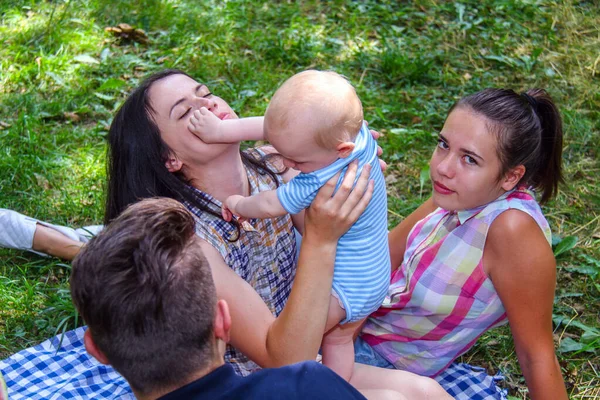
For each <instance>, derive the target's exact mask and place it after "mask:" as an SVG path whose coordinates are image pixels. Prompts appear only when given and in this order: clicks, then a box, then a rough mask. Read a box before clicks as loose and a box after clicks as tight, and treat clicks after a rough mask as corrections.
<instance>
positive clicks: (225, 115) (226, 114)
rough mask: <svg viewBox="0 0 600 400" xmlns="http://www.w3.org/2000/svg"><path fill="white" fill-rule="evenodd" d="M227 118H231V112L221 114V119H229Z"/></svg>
mask: <svg viewBox="0 0 600 400" xmlns="http://www.w3.org/2000/svg"><path fill="white" fill-rule="evenodd" d="M227 118H229V113H223V114H219V119H220V120H223V119H227Z"/></svg>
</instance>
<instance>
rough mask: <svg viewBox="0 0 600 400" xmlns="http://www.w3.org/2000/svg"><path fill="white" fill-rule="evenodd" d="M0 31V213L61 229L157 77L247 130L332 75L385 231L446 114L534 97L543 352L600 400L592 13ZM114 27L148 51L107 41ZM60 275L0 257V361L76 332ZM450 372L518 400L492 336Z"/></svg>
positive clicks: (422, 10) (233, 9)
mask: <svg viewBox="0 0 600 400" xmlns="http://www.w3.org/2000/svg"><path fill="white" fill-rule="evenodd" d="M0 15H1V22H0V42H1V43H3V45H2V46H1V47H0V99H1V101H0V141H1V146H0V193H1V197H0V207H2V208H12V209H16V210H18V211H21V212H24V213H26V214H29V215H32V216H35V217H37V218H41V219H44V220H48V221H51V222H55V223H59V224H67V225H75V226H81V225H84V224H93V223H100V222H101V220H102V214H103V192H104V191H103V188H104V184H105V166H104V159H105V150H106V145H105V136H106V133H107V128H108V126H109V125H110V122H111V116H112V115H113V113H114V112H115V111H116V109H117V108H118V107H119V105H120V104H121V102H122V101H123V99H124V98H125V96H126V94H127V93H128V92H129V91H130V90H131V89H132V88H134V87H135V86H136V85H137V84H138V83H139V82H140V80H141V79H143V77H145V76H146V75H147V74H149V73H151V72H153V71H157V70H160V69H163V68H167V67H169V68H180V69H182V70H184V71H186V72H188V73H190V74H191V75H192V76H194V77H196V78H198V79H199V80H200V81H202V82H205V83H207V85H208V86H209V87H210V88H211V89H212V91H213V92H215V93H216V94H218V95H219V96H221V97H223V98H224V99H226V100H228V101H229V102H230V104H231V105H232V107H233V108H234V109H235V110H236V111H237V112H238V114H240V115H243V116H252V115H262V113H263V112H264V110H265V108H266V106H267V104H268V102H269V99H270V97H271V95H272V94H273V92H274V90H275V89H276V88H277V87H278V85H279V84H281V83H282V82H283V80H285V79H286V78H287V77H289V76H291V75H292V74H294V73H295V72H298V71H301V70H304V69H308V68H317V69H333V70H336V71H338V72H340V73H342V74H344V75H346V76H347V77H348V78H349V79H350V80H351V81H352V82H353V84H354V85H355V87H356V89H357V91H358V94H359V96H360V97H361V99H362V101H363V104H364V107H365V115H366V118H367V119H368V121H369V122H370V125H371V126H372V127H373V128H375V129H378V130H379V131H380V132H382V133H384V134H385V136H384V137H383V138H382V139H381V140H380V143H381V145H382V147H383V148H384V151H385V153H384V158H385V159H386V160H387V161H388V163H389V169H388V171H387V173H386V174H387V180H388V193H389V196H390V198H389V199H390V200H389V207H390V210H389V211H390V213H389V215H390V226H393V225H395V224H396V223H398V221H399V220H400V219H401V218H402V217H403V216H405V215H407V214H408V213H410V212H411V211H412V210H413V209H414V208H416V207H417V206H418V204H419V203H420V202H421V201H422V200H423V199H425V198H426V197H427V196H428V193H429V192H430V191H431V185H430V183H429V182H428V180H427V179H425V177H426V168H427V163H428V160H429V156H430V153H431V151H432V149H433V147H434V145H435V141H436V135H437V132H438V131H439V130H440V128H441V126H442V124H443V121H444V118H445V114H446V111H447V110H448V109H449V107H450V106H451V105H452V104H453V103H454V101H456V100H457V99H458V98H460V97H461V96H463V95H465V94H469V93H472V92H474V91H477V90H479V89H482V88H485V87H492V86H494V87H510V88H513V89H515V90H518V91H523V90H526V89H528V88H531V87H543V88H546V89H547V90H548V91H549V92H550V94H551V95H552V96H553V97H554V99H555V100H556V102H557V103H558V104H559V106H560V108H561V112H562V116H563V119H564V126H565V136H566V142H565V147H564V165H565V168H566V173H565V177H566V183H565V185H563V186H562V187H561V190H560V193H559V195H558V197H557V198H556V199H555V200H554V201H552V202H550V203H549V204H548V205H546V206H545V207H544V211H545V213H546V215H547V217H548V220H549V222H550V224H551V227H552V230H553V233H554V235H555V245H556V247H555V254H556V255H557V261H558V286H557V291H556V301H555V308H554V321H555V342H556V347H557V349H558V357H559V360H560V363H561V366H562V368H563V374H564V377H565V380H566V382H567V387H568V390H569V393H570V395H571V397H572V398H573V399H590V398H600V375H599V374H600V317H599V314H600V305H599V304H600V183H598V182H599V181H600V5H599V3H598V2H597V1H596V0H590V1H565V2H557V1H545V0H495V1H483V2H479V1H466V0H465V1H460V2H446V1H439V0H430V1H417V2H397V1H330V2H316V1H301V2H293V1H285V2H283V1H282V2H264V3H263V2H258V1H229V2H227V1H225V2H223V1H202V2H199V1H193V0H161V1H159V0H141V1H136V2H133V1H120V2H113V1H108V0H80V1H67V0H54V1H52V2H49V1H34V0H20V1H19V0H3V1H2V2H1V4H0ZM120 23H127V24H129V25H131V26H133V27H135V28H139V29H143V30H144V31H145V34H146V35H147V40H146V37H144V36H142V35H137V36H135V35H132V34H129V35H125V34H124V33H121V34H120V35H116V33H117V32H114V30H113V31H111V30H106V29H105V28H107V27H116V26H117V25H118V24H120ZM138 33H139V32H138ZM132 36H134V37H133V38H132ZM69 271H70V265H69V264H68V263H64V262H61V261H60V260H57V259H52V258H41V257H37V256H35V255H31V254H26V253H23V252H17V251H9V250H0V358H4V357H6V356H8V355H9V354H12V353H14V352H16V351H19V350H21V349H23V348H25V347H28V346H31V345H33V344H36V343H38V342H39V341H41V340H43V339H45V338H48V337H50V336H52V335H54V334H56V333H57V332H61V331H64V330H66V329H71V328H73V327H75V326H77V325H78V324H81V320H78V319H77V317H76V314H75V312H74V309H73V306H72V305H71V302H70V297H69V291H68V277H69ZM462 361H466V362H469V363H472V364H477V365H482V366H484V367H486V368H487V369H488V370H489V372H491V373H494V372H496V371H497V370H498V369H501V370H502V372H503V373H504V374H505V375H506V376H507V379H506V383H505V385H506V386H507V387H508V388H509V391H510V394H511V396H514V397H515V398H527V390H526V387H525V385H524V379H523V377H522V375H521V373H520V369H519V366H518V363H517V359H516V355H515V352H514V347H513V343H512V339H511V336H510V330H509V328H508V327H502V328H499V329H495V330H493V331H492V332H490V333H488V334H486V335H484V336H483V337H482V338H481V339H480V340H479V341H478V343H477V345H476V346H475V347H474V348H473V349H472V350H471V351H469V352H468V353H467V354H466V355H464V356H463V357H462Z"/></svg>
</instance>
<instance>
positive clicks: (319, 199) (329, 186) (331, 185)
mask: <svg viewBox="0 0 600 400" xmlns="http://www.w3.org/2000/svg"><path fill="white" fill-rule="evenodd" d="M340 174H341V172H338V173H337V174H335V176H333V178H331V179H330V180H328V181H327V183H325V185H323V187H321V189H319V191H318V192H317V195H316V196H315V199H314V200H313V204H315V203H317V204H322V203H325V202H327V201H329V200H330V199H331V196H333V192H334V191H335V187H336V185H337V182H338V180H339V179H340Z"/></svg>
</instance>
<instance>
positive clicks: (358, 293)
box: [277, 124, 390, 323]
mask: <svg viewBox="0 0 600 400" xmlns="http://www.w3.org/2000/svg"><path fill="white" fill-rule="evenodd" d="M354 144H355V147H354V150H353V151H352V154H351V155H350V156H348V157H346V158H338V159H337V160H336V161H334V162H333V163H331V164H330V165H328V166H327V167H325V168H322V169H320V170H317V171H314V172H311V173H307V174H304V173H301V174H299V175H298V176H296V177H295V178H294V179H292V180H291V181H289V182H288V183H287V184H285V185H282V186H280V187H279V188H277V197H278V198H279V201H280V202H281V205H282V206H283V208H285V210H286V211H287V212H288V213H290V214H297V213H299V212H300V211H302V210H303V209H305V208H306V207H308V206H309V205H310V204H311V203H312V201H313V199H314V198H315V196H316V194H317V191H318V190H319V188H321V186H323V185H324V184H325V183H326V182H327V181H328V180H329V179H331V177H333V176H334V175H335V174H336V173H338V171H340V170H342V176H341V177H340V180H339V181H338V186H339V184H340V183H341V181H342V178H343V177H344V174H345V173H346V169H347V168H348V164H350V162H352V161H354V160H355V159H358V172H359V173H360V171H362V168H363V166H364V165H365V164H370V165H371V176H370V179H373V180H374V181H375V191H374V193H373V197H372V198H371V201H370V203H369V205H368V206H367V209H366V210H365V211H364V212H363V213H362V215H361V216H360V217H359V218H358V221H356V223H355V224H354V225H352V227H351V228H350V230H348V232H346V233H345V234H344V235H343V236H342V237H341V238H340V240H339V242H338V246H337V253H336V256H335V269H334V272H333V290H334V291H335V294H336V295H337V297H338V298H339V300H340V301H341V303H342V304H343V306H344V309H345V310H346V319H345V320H343V321H341V323H346V322H354V321H358V320H360V319H362V318H365V317H367V316H368V315H369V314H370V313H371V312H373V311H375V310H376V309H377V308H378V307H379V306H380V305H381V303H382V302H383V299H384V298H385V296H386V294H387V289H388V287H389V283H390V254H389V249H388V229H387V194H386V191H385V179H384V177H383V173H382V172H381V168H380V167H379V159H378V158H377V142H375V140H374V139H373V137H372V136H371V133H370V132H369V129H368V128H367V126H366V125H364V124H363V126H362V128H361V130H360V132H359V133H358V135H357V136H356V140H355V141H354Z"/></svg>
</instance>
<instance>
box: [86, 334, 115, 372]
mask: <svg viewBox="0 0 600 400" xmlns="http://www.w3.org/2000/svg"><path fill="white" fill-rule="evenodd" d="M83 343H84V345H85V349H86V350H87V352H88V353H90V355H91V356H92V357H94V358H95V359H96V360H98V361H99V362H100V363H101V364H105V365H110V362H109V361H108V358H106V356H105V355H104V353H103V352H102V351H101V350H100V349H99V348H98V346H96V343H95V342H94V339H93V338H92V331H90V328H88V329H87V330H86V331H85V333H84V334H83Z"/></svg>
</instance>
